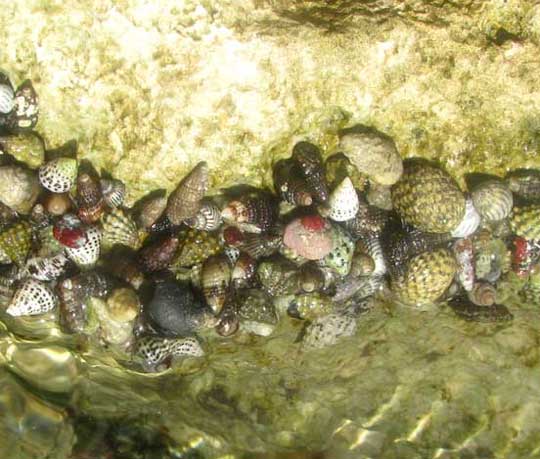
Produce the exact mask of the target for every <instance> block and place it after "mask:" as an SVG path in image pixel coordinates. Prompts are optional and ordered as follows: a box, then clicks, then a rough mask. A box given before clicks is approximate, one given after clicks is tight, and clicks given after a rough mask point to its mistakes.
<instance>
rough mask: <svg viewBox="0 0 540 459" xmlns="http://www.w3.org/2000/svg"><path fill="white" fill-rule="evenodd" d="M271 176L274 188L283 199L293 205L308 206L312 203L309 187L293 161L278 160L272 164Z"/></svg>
mask: <svg viewBox="0 0 540 459" xmlns="http://www.w3.org/2000/svg"><path fill="white" fill-rule="evenodd" d="M273 178H274V189H275V190H276V193H277V194H278V195H279V196H280V197H281V199H282V200H283V201H286V202H288V203H289V204H291V205H293V206H310V205H311V204H312V203H313V197H312V195H311V188H310V186H309V185H308V183H307V180H306V179H305V178H304V176H303V174H302V170H301V169H300V166H299V165H298V164H297V163H296V162H295V161H293V160H291V159H282V160H280V161H278V162H277V163H276V164H275V166H274V173H273Z"/></svg>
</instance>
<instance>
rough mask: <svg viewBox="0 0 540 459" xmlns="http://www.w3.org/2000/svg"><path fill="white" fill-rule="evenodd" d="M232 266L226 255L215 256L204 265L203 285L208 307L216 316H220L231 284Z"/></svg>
mask: <svg viewBox="0 0 540 459" xmlns="http://www.w3.org/2000/svg"><path fill="white" fill-rule="evenodd" d="M231 274H232V270H231V266H230V265H229V260H228V259H227V257H226V256H225V255H224V254H220V255H213V256H211V257H209V258H208V259H206V261H205V262H204V263H203V266H202V271H201V285H202V290H203V294H204V297H205V299H206V302H207V304H208V306H210V309H211V310H212V312H213V313H214V314H219V312H220V311H221V309H222V308H223V305H224V304H225V300H226V299H227V294H228V291H229V285H230V283H231Z"/></svg>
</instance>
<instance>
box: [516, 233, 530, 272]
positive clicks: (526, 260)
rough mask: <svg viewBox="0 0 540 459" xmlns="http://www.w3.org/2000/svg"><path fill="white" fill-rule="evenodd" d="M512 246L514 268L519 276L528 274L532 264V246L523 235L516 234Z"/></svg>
mask: <svg viewBox="0 0 540 459" xmlns="http://www.w3.org/2000/svg"><path fill="white" fill-rule="evenodd" d="M512 245H513V247H512V270H513V271H514V272H515V273H516V274H517V275H518V276H526V275H527V274H528V273H529V272H530V270H531V266H532V258H533V256H532V253H531V252H532V246H531V244H530V243H529V241H527V239H525V238H523V237H519V236H516V237H515V238H514V241H513V244H512Z"/></svg>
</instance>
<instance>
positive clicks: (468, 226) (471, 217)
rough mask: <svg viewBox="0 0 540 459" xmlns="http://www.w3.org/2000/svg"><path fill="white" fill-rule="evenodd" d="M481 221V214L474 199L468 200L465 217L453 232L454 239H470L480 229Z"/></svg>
mask: <svg viewBox="0 0 540 459" xmlns="http://www.w3.org/2000/svg"><path fill="white" fill-rule="evenodd" d="M480 220H481V217H480V214H479V213H478V211H477V210H476V207H475V206H474V204H473V201H472V199H467V200H466V202H465V215H464V216H463V218H462V219H461V222H459V225H458V226H457V227H456V228H454V230H453V231H452V233H451V235H452V237H458V238H459V237H469V236H470V235H471V234H473V233H474V232H475V231H476V230H477V229H478V226H479V225H480Z"/></svg>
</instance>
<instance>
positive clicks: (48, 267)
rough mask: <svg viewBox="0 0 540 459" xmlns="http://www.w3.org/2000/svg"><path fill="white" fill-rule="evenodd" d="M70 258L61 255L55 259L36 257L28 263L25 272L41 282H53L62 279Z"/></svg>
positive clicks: (54, 257)
mask: <svg viewBox="0 0 540 459" xmlns="http://www.w3.org/2000/svg"><path fill="white" fill-rule="evenodd" d="M67 262H68V258H67V257H66V256H65V255H64V254H63V253H59V254H58V255H55V256H53V257H35V258H31V259H30V260H28V261H27V262H26V266H25V267H24V272H25V273H27V274H28V276H30V277H33V278H34V279H37V280H41V281H51V280H53V279H57V278H58V277H60V276H61V275H62V274H63V273H64V272H65V270H66V265H67Z"/></svg>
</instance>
